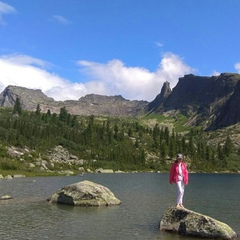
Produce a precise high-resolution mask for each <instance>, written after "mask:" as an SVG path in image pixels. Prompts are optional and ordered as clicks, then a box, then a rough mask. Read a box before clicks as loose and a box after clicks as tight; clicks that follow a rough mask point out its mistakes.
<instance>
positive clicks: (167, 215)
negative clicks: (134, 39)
mask: <svg viewBox="0 0 240 240" xmlns="http://www.w3.org/2000/svg"><path fill="white" fill-rule="evenodd" d="M160 230H161V231H168V232H175V233H178V234H179V235H184V236H194V237H199V238H212V239H235V238H237V234H236V233H235V232H234V231H233V229H232V228H231V227H229V226H228V225H227V224H225V223H223V222H220V221H218V220H216V219H213V218H211V217H209V216H205V215H202V214H200V213H197V212H193V211H191V210H188V209H186V208H176V207H170V208H168V209H167V210H166V211H165V212H164V214H163V216H162V218H161V221H160Z"/></svg>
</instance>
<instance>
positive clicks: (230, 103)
mask: <svg viewBox="0 0 240 240" xmlns="http://www.w3.org/2000/svg"><path fill="white" fill-rule="evenodd" d="M17 97H19V98H20V101H21V106H22V108H23V109H24V110H29V111H35V110H36V108H37V105H38V104H39V105H40V108H41V111H42V112H47V111H48V109H49V110H50V111H51V113H59V112H60V108H62V107H66V109H67V111H68V112H69V113H71V114H75V115H92V114H93V115H101V116H114V117H137V116H142V115H145V114H150V113H159V114H164V115H170V116H176V115H177V114H183V115H185V116H187V117H188V118H189V122H188V124H189V125H202V126H204V128H205V129H208V130H215V129H218V128H223V127H227V126H230V125H233V124H235V123H237V122H239V121H240V74H235V73H222V74H220V75H219V76H212V77H202V76H195V75H192V74H190V75H185V76H184V77H182V78H179V81H178V83H177V85H176V86H175V87H174V88H173V89H171V88H170V84H169V83H168V82H165V83H164V84H163V86H162V89H161V92H160V93H159V94H158V95H157V96H156V98H155V99H154V100H153V101H152V102H147V101H137V100H134V101H130V100H126V99H124V98H123V97H122V96H103V95H97V94H89V95H86V96H85V97H81V98H80V99H79V100H66V101H55V100H54V99H53V98H49V97H47V96H46V95H45V94H44V93H43V92H42V91H41V90H39V89H38V90H33V89H27V88H24V87H18V86H8V87H6V88H5V90H4V91H3V92H2V93H1V94H0V106H2V107H10V108H12V107H13V106H14V103H15V101H16V98H17Z"/></svg>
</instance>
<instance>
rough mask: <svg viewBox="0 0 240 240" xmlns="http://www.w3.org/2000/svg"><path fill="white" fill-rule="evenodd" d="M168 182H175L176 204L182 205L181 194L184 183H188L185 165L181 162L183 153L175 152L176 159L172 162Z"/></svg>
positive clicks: (182, 193)
mask: <svg viewBox="0 0 240 240" xmlns="http://www.w3.org/2000/svg"><path fill="white" fill-rule="evenodd" d="M169 182H170V184H172V183H176V184H177V205H176V207H183V195H184V188H185V185H187V184H188V170H187V165H186V164H185V163H184V162H183V155H182V154H177V159H176V161H175V162H174V163H173V164H172V167H171V170H170V177H169Z"/></svg>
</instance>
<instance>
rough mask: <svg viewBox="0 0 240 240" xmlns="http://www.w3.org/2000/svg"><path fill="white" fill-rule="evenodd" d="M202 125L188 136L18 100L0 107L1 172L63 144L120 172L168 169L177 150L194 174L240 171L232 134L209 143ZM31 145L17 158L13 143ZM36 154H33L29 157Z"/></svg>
mask: <svg viewBox="0 0 240 240" xmlns="http://www.w3.org/2000/svg"><path fill="white" fill-rule="evenodd" d="M206 135H207V134H206V133H205V132H204V131H203V130H202V129H201V128H199V127H192V128H189V130H188V131H186V132H185V133H184V134H183V133H181V132H177V131H175V130H174V129H171V130H170V129H169V128H168V127H166V126H165V127H163V126H161V124H160V123H156V124H155V125H154V126H153V127H150V126H148V125H147V124H144V122H143V121H141V119H137V118H136V119H134V118H110V117H109V118H107V117H99V116H76V115H71V114H69V113H68V111H67V110H66V109H65V108H61V109H60V114H56V113H53V114H52V113H51V112H50V111H48V112H47V113H41V109H40V106H39V105H38V106H37V107H36V111H35V112H27V111H23V110H22V109H21V104H20V101H18V100H17V101H16V103H15V106H14V108H13V109H4V108H1V109H0V170H15V171H18V170H24V171H30V170H29V169H28V168H26V167H24V162H26V161H28V162H31V161H33V159H34V158H37V157H39V156H41V158H42V159H45V160H49V159H48V155H47V153H48V152H49V151H51V149H52V148H54V147H55V146H58V145H61V146H62V147H63V148H65V149H67V150H68V151H69V152H70V153H71V154H74V155H76V156H77V157H78V158H79V159H84V160H85V161H84V167H85V168H89V169H92V170H93V171H94V169H96V168H107V169H113V170H115V171H116V170H121V171H161V172H164V171H168V170H169V167H170V163H172V162H173V161H174V159H175V156H176V154H177V153H183V154H184V156H185V161H186V162H187V163H188V166H189V170H190V171H192V172H215V171H231V172H237V171H238V169H239V168H240V163H239V162H240V161H239V152H238V151H237V150H236V149H234V146H233V143H232V141H231V139H230V138H229V137H226V138H225V140H224V142H222V143H221V144H220V143H219V144H218V145H215V146H213V145H210V144H209V143H208V141H207V139H206ZM10 146H15V147H18V148H24V147H28V148H29V149H30V153H31V154H28V155H24V156H22V157H21V161H20V160H19V159H15V158H14V157H12V156H10V155H9V154H8V151H7V149H8V147H10ZM29 155H31V157H29Z"/></svg>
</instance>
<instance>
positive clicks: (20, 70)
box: [0, 55, 86, 100]
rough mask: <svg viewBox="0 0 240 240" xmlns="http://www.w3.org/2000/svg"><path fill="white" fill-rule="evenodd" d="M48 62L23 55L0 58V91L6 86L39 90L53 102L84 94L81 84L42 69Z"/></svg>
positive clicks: (83, 87)
mask: <svg viewBox="0 0 240 240" xmlns="http://www.w3.org/2000/svg"><path fill="white" fill-rule="evenodd" d="M49 65H50V64H49V63H48V62H44V61H43V60H40V59H37V58H33V57H30V56H25V55H10V56H6V55H5V56H0V69H1V71H0V91H1V92H2V91H3V90H4V88H5V87H7V86H8V85H16V86H21V87H26V88H30V89H41V90H42V91H43V92H44V93H45V94H46V95H47V96H49V97H53V98H54V99H55V100H65V99H78V98H79V97H80V96H82V95H83V94H84V93H85V92H86V89H85V86H84V84H81V83H71V82H70V81H68V80H67V79H64V78H61V77H59V76H57V75H56V74H54V73H50V72H48V71H46V70H45V69H44V68H43V67H46V66H49Z"/></svg>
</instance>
